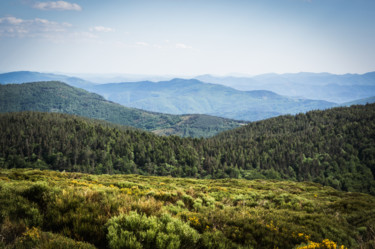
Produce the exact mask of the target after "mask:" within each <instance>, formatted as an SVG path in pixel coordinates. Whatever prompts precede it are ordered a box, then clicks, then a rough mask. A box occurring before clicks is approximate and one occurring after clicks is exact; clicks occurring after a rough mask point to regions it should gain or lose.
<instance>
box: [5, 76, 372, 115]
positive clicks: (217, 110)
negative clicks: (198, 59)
mask: <svg viewBox="0 0 375 249" xmlns="http://www.w3.org/2000/svg"><path fill="white" fill-rule="evenodd" d="M197 78H198V79H200V80H197V79H172V80H169V81H160V82H151V81H141V82H126V83H107V84H94V83H91V82H89V81H86V80H83V79H80V78H76V77H69V76H64V75H57V74H44V73H37V72H27V71H21V72H12V73H5V74H0V83H22V82H29V81H45V80H58V81H63V82H66V83H67V84H69V85H72V86H75V87H79V88H83V89H86V90H88V91H91V92H95V93H97V94H99V95H102V96H104V97H105V98H106V99H107V100H110V101H114V102H116V103H119V104H122V105H124V106H127V107H134V108H138V109H143V110H147V111H152V112H160V113H168V114H208V115H214V116H219V117H224V118H230V119H236V120H246V121H256V120H262V119H266V118H270V117H274V116H278V115H282V114H296V113H300V112H306V111H309V110H316V109H326V108H331V107H334V106H338V105H337V104H336V103H334V102H329V101H326V100H312V99H314V98H315V99H331V100H336V101H337V100H339V101H337V102H339V103H342V104H340V105H350V104H355V103H359V104H360V103H363V102H364V103H366V101H367V102H369V103H372V102H373V101H374V99H371V98H369V97H372V96H375V73H368V74H364V75H352V74H347V75H332V74H328V73H323V74H314V73H300V74H283V75H278V74H267V75H260V76H255V77H252V78H245V77H243V78H240V77H213V76H209V75H205V76H199V77H197ZM201 80H203V81H207V82H216V83H220V84H212V83H205V82H203V81H201ZM222 84H227V85H231V86H234V87H237V88H243V89H263V90H251V91H241V90H238V89H234V88H231V87H228V86H224V85H222ZM270 89H272V90H274V91H276V92H278V93H280V92H281V93H283V94H284V95H289V96H290V95H296V96H302V97H287V96H282V95H279V94H276V93H275V92H273V91H270ZM308 96H310V97H309V98H310V99H309V98H307V97H308ZM312 97H314V98H312ZM359 99H366V100H359Z"/></svg>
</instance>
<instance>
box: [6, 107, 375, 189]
mask: <svg viewBox="0 0 375 249" xmlns="http://www.w3.org/2000/svg"><path fill="white" fill-rule="evenodd" d="M374 120H375V105H374V104H372V105H366V106H352V107H349V108H348V107H346V108H334V109H330V110H326V111H312V112H308V113H307V114H299V115H296V116H290V115H289V116H281V117H277V118H272V119H268V120H264V121H259V122H254V123H251V124H249V125H247V126H244V127H241V128H238V129H235V130H231V131H227V132H224V133H221V134H219V135H217V136H215V137H212V138H209V139H193V138H180V137H177V136H169V137H166V136H157V135H154V134H152V133H149V132H143V131H139V130H134V129H129V128H125V127H119V126H114V125H111V124H104V123H103V122H97V121H92V120H88V119H83V118H80V117H76V116H69V115H64V114H56V113H55V114H47V113H36V112H23V113H9V114H1V115H0V127H1V129H0V167H2V168H24V167H28V168H41V169H47V168H48V169H53V170H59V171H63V170H66V171H73V172H86V173H96V174H101V173H108V174H115V173H136V174H142V175H162V176H163V175H164V176H166V175H171V176H175V177H196V178H229V177H230V178H246V179H261V178H267V179H291V180H297V181H314V182H317V183H321V184H323V185H329V186H332V187H334V188H336V189H341V190H345V191H360V192H365V193H371V194H373V195H374V194H375V180H374V175H375V122H374Z"/></svg>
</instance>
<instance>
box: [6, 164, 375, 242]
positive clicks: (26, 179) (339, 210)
mask: <svg viewBox="0 0 375 249" xmlns="http://www.w3.org/2000/svg"><path fill="white" fill-rule="evenodd" d="M0 214H1V215H0V237H1V240H0V247H5V248H95V247H97V248H280V249H281V248H299V249H302V248H327V249H328V248H331V249H332V248H336V249H337V248H374V247H375V225H374V224H375V197H372V196H369V195H366V194H360V193H347V192H340V191H337V190H334V189H333V188H331V187H323V186H321V185H319V184H314V183H308V182H302V183H297V182H291V181H276V180H252V181H249V180H238V179H222V180H198V179H182V178H171V177H153V176H141V175H111V176H110V175H89V174H82V173H67V172H62V173H60V172H55V171H47V170H46V171H40V170H30V169H12V170H1V171H0Z"/></svg>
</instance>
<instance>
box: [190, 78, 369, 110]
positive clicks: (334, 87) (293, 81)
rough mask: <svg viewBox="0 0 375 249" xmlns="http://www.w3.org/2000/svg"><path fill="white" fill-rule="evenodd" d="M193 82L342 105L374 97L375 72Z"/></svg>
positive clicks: (202, 79)
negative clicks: (265, 91) (263, 91)
mask: <svg viewBox="0 0 375 249" xmlns="http://www.w3.org/2000/svg"><path fill="white" fill-rule="evenodd" d="M196 79H198V80H201V81H204V82H210V83H216V84H222V85H226V86H230V87H233V88H235V89H238V90H242V91H251V90H259V89H262V90H269V91H273V92H276V93H278V94H281V95H286V96H295V97H300V98H308V99H321V100H326V101H330V102H336V103H344V102H349V101H354V100H357V99H363V98H368V97H372V96H375V72H370V73H366V74H344V75H336V74H329V73H296V74H263V75H258V76H254V77H231V76H229V77H216V76H212V75H201V76H198V77H196Z"/></svg>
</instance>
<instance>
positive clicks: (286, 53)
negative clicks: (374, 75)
mask: <svg viewBox="0 0 375 249" xmlns="http://www.w3.org/2000/svg"><path fill="white" fill-rule="evenodd" d="M374 44H375V1H374V0H66V1H45V0H1V1H0V71H1V72H10V71H19V70H29V71H39V72H55V73H56V72H59V73H71V74H77V73H85V74H115V73H117V74H139V75H184V76H186V75H192V76H193V75H200V74H214V75H231V74H232V75H233V74H245V75H257V74H263V73H296V72H330V73H336V74H345V73H360V74H361V73H366V72H370V71H375V60H374V58H375V45H374Z"/></svg>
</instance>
